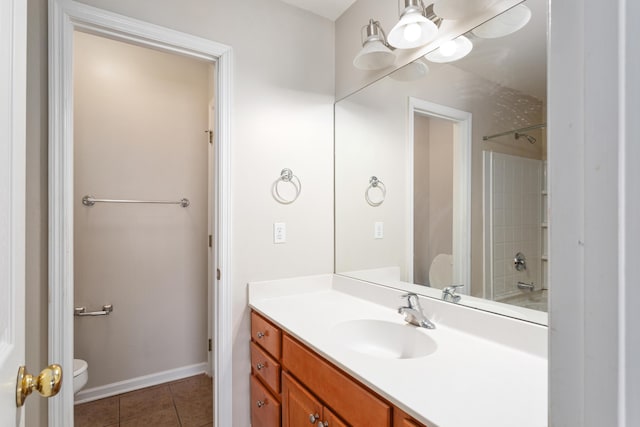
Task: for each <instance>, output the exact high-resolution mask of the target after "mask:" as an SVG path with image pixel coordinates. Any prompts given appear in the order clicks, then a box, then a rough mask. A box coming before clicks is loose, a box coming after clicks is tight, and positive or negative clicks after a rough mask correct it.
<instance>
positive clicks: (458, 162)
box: [405, 97, 472, 295]
mask: <svg viewBox="0 0 640 427" xmlns="http://www.w3.org/2000/svg"><path fill="white" fill-rule="evenodd" d="M415 114H419V115H422V116H428V117H434V118H438V119H444V120H447V121H450V122H453V123H454V127H453V163H454V165H453V168H454V170H453V189H454V195H453V224H454V225H453V281H454V283H456V282H458V283H462V284H463V285H464V287H461V288H460V289H459V291H458V292H459V293H461V294H467V295H469V294H470V293H471V261H470V260H471V148H472V147H471V140H472V139H471V138H472V137H471V130H472V126H471V120H472V114H471V113H469V112H467V111H462V110H457V109H455V108H451V107H447V106H446V105H440V104H435V103H433V102H429V101H425V100H422V99H419V98H414V97H409V102H408V111H407V153H408V156H407V165H406V169H407V177H406V179H407V188H408V194H407V236H406V242H407V246H406V253H407V256H406V260H407V261H406V266H405V268H406V271H407V281H408V282H410V283H413V233H414V221H413V209H414V204H413V190H414V185H413V174H414V115H415Z"/></svg>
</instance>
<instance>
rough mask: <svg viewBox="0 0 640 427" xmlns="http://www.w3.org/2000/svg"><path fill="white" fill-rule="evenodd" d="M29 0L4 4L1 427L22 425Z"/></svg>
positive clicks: (0, 25) (0, 39)
mask: <svg viewBox="0 0 640 427" xmlns="http://www.w3.org/2000/svg"><path fill="white" fill-rule="evenodd" d="M26 10H27V2H26V0H3V1H1V2H0V384H2V386H1V387H0V425H3V426H23V425H24V411H23V410H22V409H17V408H16V389H15V384H16V375H17V373H18V367H19V366H20V365H24V360H25V350H24V348H25V329H24V325H25V320H24V317H25V307H24V287H25V279H24V261H25V254H24V245H25V227H24V221H25V207H24V204H25V132H26V121H25V120H26V51H27V46H26V34H27V32H26V30H27V13H26Z"/></svg>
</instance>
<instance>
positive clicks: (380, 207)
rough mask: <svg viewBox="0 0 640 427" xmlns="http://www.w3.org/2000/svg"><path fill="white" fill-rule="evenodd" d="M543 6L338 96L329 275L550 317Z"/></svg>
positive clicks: (497, 21)
mask: <svg viewBox="0 0 640 427" xmlns="http://www.w3.org/2000/svg"><path fill="white" fill-rule="evenodd" d="M547 5H548V0H528V1H526V2H524V3H523V4H522V5H518V6H516V7H514V8H512V9H510V10H509V11H507V12H505V14H503V15H500V16H498V17H496V18H494V19H493V20H491V21H488V22H487V23H485V24H483V25H481V26H480V27H477V28H475V29H474V30H472V31H470V32H468V33H466V34H465V35H464V36H465V38H466V39H468V41H469V42H470V43H471V44H472V50H471V52H470V53H468V54H467V55H466V56H462V57H460V56H459V55H457V54H456V53H455V52H454V51H453V50H452V49H454V50H455V46H454V44H452V45H451V46H449V47H448V48H447V49H449V50H448V51H447V50H446V49H445V51H444V53H443V52H438V50H436V51H434V52H432V53H431V54H428V55H427V56H426V57H425V58H420V59H419V60H417V61H415V62H414V63H412V64H409V65H407V66H406V67H403V68H401V69H399V70H396V71H395V72H394V73H392V74H390V75H389V76H387V77H385V78H384V79H381V80H379V81H377V82H376V83H374V84H372V85H370V86H368V87H366V88H364V89H362V90H360V91H358V92H356V93H354V94H352V95H350V96H348V97H346V98H345V99H343V100H340V101H338V102H337V103H336V107H335V115H336V116H335V139H336V140H335V182H336V184H335V187H336V189H335V197H336V201H335V202H336V248H335V250H336V266H335V268H336V272H337V273H339V274H345V275H349V276H351V277H356V278H360V279H363V280H368V281H371V282H375V283H380V284H384V285H389V286H395V287H400V288H403V289H407V290H412V291H414V292H420V293H422V294H424V295H427V296H432V297H435V298H443V296H445V297H446V298H443V299H446V300H448V301H454V302H457V303H460V304H464V305H469V306H472V307H475V308H479V309H483V310H490V311H493V312H496V313H501V314H504V315H508V316H512V317H518V318H522V319H525V320H529V321H533V322H537V323H542V324H546V323H547V316H546V309H547V292H548V289H549V283H548V281H547V275H548V273H547V272H548V266H547V262H548V261H547V257H546V247H547V240H548V239H547V230H548V227H547V220H546V211H547V193H546V190H545V189H546V143H547V141H546V129H545V122H546V119H545V117H546V116H545V115H546V40H547V37H546V32H547ZM525 6H526V7H525ZM505 22H507V23H515V27H514V28H512V29H505V25H506V24H505ZM516 30H517V31H516ZM513 31H515V32H513ZM462 44H464V45H465V46H467V43H466V42H463V43H462ZM467 47H468V46H467ZM439 50H440V49H439ZM435 53H437V55H435ZM447 55H448V56H449V57H451V58H454V59H455V58H458V59H456V60H455V61H454V60H451V61H449V62H446V58H445V60H444V61H443V56H445V57H446V56H447ZM429 58H431V59H433V61H429ZM371 177H377V179H379V180H380V181H382V182H384V185H385V194H384V202H383V203H380V204H377V205H376V204H371V203H368V202H367V197H366V196H367V192H368V191H370V190H371V188H369V185H370V181H369V180H370V178H371ZM372 197H373V195H372ZM375 197H379V195H377V194H376V195H375ZM452 285H462V286H460V287H457V288H455V289H451V288H449V287H450V286H452ZM445 289H446V292H444V291H443V290H445ZM451 294H453V295H460V296H461V298H454V297H452V295H451Z"/></svg>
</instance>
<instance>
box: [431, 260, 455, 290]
mask: <svg viewBox="0 0 640 427" xmlns="http://www.w3.org/2000/svg"><path fill="white" fill-rule="evenodd" d="M452 284H453V255H451V254H438V255H436V256H435V258H433V261H432V262H431V266H430V267H429V285H431V287H432V288H436V289H444V288H446V287H447V286H451V285H452Z"/></svg>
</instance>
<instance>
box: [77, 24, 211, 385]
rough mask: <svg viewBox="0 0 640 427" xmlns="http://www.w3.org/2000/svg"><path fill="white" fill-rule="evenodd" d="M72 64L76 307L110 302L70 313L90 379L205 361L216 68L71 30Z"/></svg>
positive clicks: (103, 380) (107, 380) (111, 379)
mask: <svg viewBox="0 0 640 427" xmlns="http://www.w3.org/2000/svg"><path fill="white" fill-rule="evenodd" d="M73 73H74V172H75V173H74V186H75V188H74V194H75V197H74V250H75V254H74V301H75V303H74V304H75V306H76V307H81V306H82V307H86V308H87V310H89V311H91V310H98V309H100V307H102V306H103V305H104V304H113V306H114V312H113V313H112V314H111V315H110V316H108V317H92V318H88V317H76V318H75V334H74V345H75V353H74V356H75V357H77V358H81V359H85V360H86V361H87V362H88V364H89V367H90V371H89V382H88V384H87V386H86V387H87V389H89V388H92V387H99V386H104V385H107V384H112V383H115V382H119V381H124V380H127V379H132V378H135V377H140V376H143V375H149V374H153V373H157V372H161V371H166V370H170V369H176V368H180V367H184V366H189V365H193V364H197V363H203V362H206V361H207V287H208V283H207V254H208V243H207V234H208V231H207V226H208V219H207V210H208V201H209V198H208V196H207V153H208V149H209V144H208V141H207V139H208V138H207V135H206V134H205V133H204V130H205V129H207V128H208V104H209V99H208V98H209V93H208V88H209V80H210V79H211V78H213V69H212V65H209V64H207V63H206V62H203V61H199V60H195V59H191V58H187V57H185V56H180V55H175V54H169V53H164V52H160V51H157V50H152V49H147V48H142V47H138V46H134V45H130V44H126V43H122V42H117V41H113V40H110V39H106V38H102V37H97V36H93V35H89V34H86V33H80V32H76V33H75V36H74V68H73ZM85 195H93V196H95V197H98V198H100V197H102V198H113V199H143V200H145V199H146V200H180V199H181V198H183V197H186V198H188V199H189V201H190V203H191V204H190V205H189V206H188V207H187V208H182V207H180V206H175V205H149V204H144V205H140V204H136V205H124V204H97V205H95V206H93V207H86V206H83V205H82V201H81V199H82V197H83V196H85ZM151 355H153V357H150V356H151Z"/></svg>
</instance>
